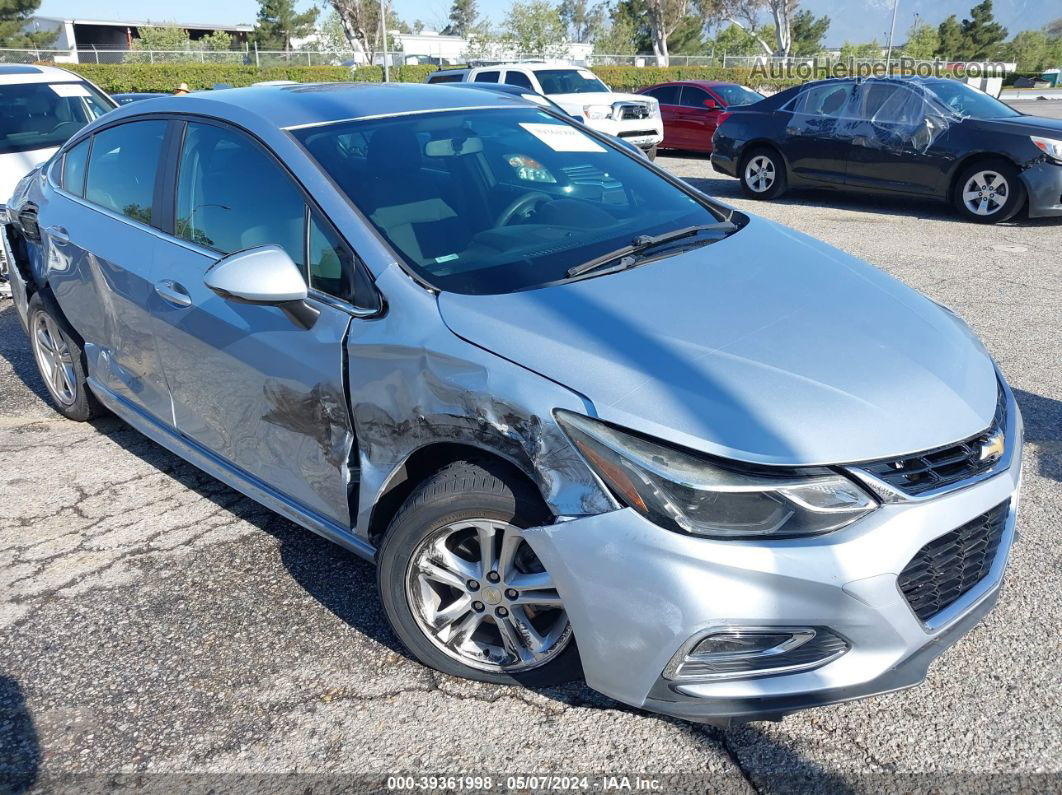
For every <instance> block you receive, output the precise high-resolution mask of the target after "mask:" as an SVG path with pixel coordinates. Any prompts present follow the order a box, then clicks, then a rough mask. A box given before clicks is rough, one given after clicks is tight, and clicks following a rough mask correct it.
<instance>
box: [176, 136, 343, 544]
mask: <svg viewBox="0 0 1062 795" xmlns="http://www.w3.org/2000/svg"><path fill="white" fill-rule="evenodd" d="M175 159H176V160H177V168H176V190H175V191H174V192H173V193H172V194H171V195H173V196H174V197H175V198H174V205H175V206H174V210H173V216H172V218H173V221H172V223H173V227H172V229H173V233H174V236H173V238H171V239H170V240H169V241H168V242H167V243H166V244H165V246H164V247H163V248H162V249H161V250H160V254H159V262H160V274H161V278H163V279H164V280H165V282H166V283H167V284H168V285H169V289H170V290H171V292H172V293H173V294H174V295H175V296H177V301H176V302H175V303H174V304H172V305H171V306H168V307H167V308H166V309H165V310H164V311H162V312H160V313H158V315H157V318H156V319H157V327H158V329H159V334H158V336H159V348H160V351H161V354H162V359H163V362H164V365H165V371H166V377H167V380H168V382H169V384H170V389H171V392H172V394H173V404H174V417H175V420H176V424H177V429H178V430H179V431H180V432H181V433H182V434H184V435H185V436H187V437H189V438H191V439H192V440H194V441H195V442H197V443H198V444H200V445H202V446H203V447H205V448H207V449H208V450H209V451H211V452H212V453H213V454H214V455H216V456H218V457H219V458H221V459H223V460H224V461H225V462H227V463H228V464H229V465H231V466H233V467H235V468H236V469H237V470H239V471H242V473H244V474H245V475H250V476H251V477H252V478H254V479H256V480H258V481H259V482H261V483H264V484H266V485H267V486H269V487H270V488H272V489H273V490H275V491H277V492H280V493H281V494H282V495H283V496H284V497H285V498H287V499H290V500H292V501H294V502H295V503H296V504H297V505H298V506H299V507H300V508H301V509H302V510H304V511H308V512H310V513H312V514H314V515H316V516H319V517H322V518H324V519H326V520H328V521H329V522H331V523H333V524H335V525H339V526H340V527H342V528H349V527H350V523H351V516H350V511H349V508H348V501H347V489H348V485H349V484H350V481H351V476H350V456H351V451H352V449H353V435H352V431H351V421H350V417H349V415H348V409H347V399H346V390H345V385H344V380H343V379H344V372H343V371H344V365H343V361H344V359H343V342H344V340H345V337H346V333H347V329H348V327H349V325H350V322H351V317H352V308H351V307H349V305H348V304H347V303H345V302H344V300H343V298H344V296H346V295H348V294H349V292H350V290H351V283H352V276H351V273H352V271H351V268H352V262H353V257H352V255H351V253H350V251H349V249H348V248H347V247H346V246H345V244H343V243H342V242H341V240H340V238H339V236H338V235H337V234H336V233H335V231H334V230H333V228H332V227H331V226H330V225H329V224H328V222H327V221H325V219H324V218H323V217H322V216H321V215H320V214H319V213H318V212H317V211H316V210H315V209H313V208H312V207H311V206H310V204H309V203H308V201H307V199H306V196H305V195H304V194H303V192H302V191H301V189H300V188H299V187H298V186H297V185H296V183H295V182H294V180H293V179H292V177H291V176H290V175H289V174H288V173H287V171H286V170H285V169H284V168H283V166H281V164H280V163H279V162H278V161H277V160H276V159H275V158H274V157H272V155H271V154H269V153H268V152H267V151H266V150H265V148H263V147H262V146H261V145H259V144H258V143H257V142H256V141H254V140H252V139H251V138H250V137H249V136H247V135H246V134H244V133H243V132H241V131H239V130H237V129H234V128H231V127H227V126H223V125H219V124H213V123H207V122H189V123H188V124H187V128H186V130H185V132H184V135H183V140H182V142H181V144H180V146H179V151H178V154H177V157H176V158H175ZM265 244H276V245H279V246H281V247H283V248H284V249H285V250H286V251H287V252H288V254H289V255H290V256H291V258H292V260H293V261H294V262H295V263H296V264H297V265H299V266H300V267H301V268H303V269H304V272H305V274H306V276H307V278H308V279H309V283H310V287H311V297H310V298H309V301H308V303H309V304H310V305H311V306H312V307H313V309H315V310H316V311H317V312H319V313H320V314H319V317H318V318H317V321H316V322H315V323H314V324H313V326H312V328H309V329H306V328H303V327H301V326H299V325H296V324H295V323H294V322H293V321H292V320H291V319H289V317H288V316H287V315H286V314H285V313H284V312H283V310H281V309H280V308H277V307H274V306H262V305H254V304H246V303H238V302H235V301H232V300H227V299H225V298H222V297H221V296H219V295H217V294H215V293H214V292H213V291H212V290H210V289H209V288H208V287H206V285H205V284H204V283H203V278H204V276H205V275H206V273H207V271H208V270H209V269H210V268H211V267H212V266H213V265H214V264H215V262H216V261H217V260H218V259H219V258H220V257H222V256H224V255H226V254H230V253H233V252H235V251H240V250H243V249H247V248H253V247H255V246H260V245H265Z"/></svg>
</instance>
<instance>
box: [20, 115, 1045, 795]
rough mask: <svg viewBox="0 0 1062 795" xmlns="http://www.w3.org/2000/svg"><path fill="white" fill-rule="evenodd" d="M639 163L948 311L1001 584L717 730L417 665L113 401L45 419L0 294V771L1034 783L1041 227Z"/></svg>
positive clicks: (1041, 519)
mask: <svg viewBox="0 0 1062 795" xmlns="http://www.w3.org/2000/svg"><path fill="white" fill-rule="evenodd" d="M1033 102H1034V108H1035V110H1034V111H1026V112H1040V113H1044V112H1050V113H1051V114H1052V115H1058V116H1059V117H1062V102H1060V103H1051V102H1035V101H1033ZM1024 104H1025V103H1023V105H1024ZM1051 106H1053V107H1051ZM1041 108H1043V110H1041ZM1023 109H1024V108H1023ZM1048 109H1049V110H1048ZM659 162H660V163H661V164H662V165H664V166H665V167H666V168H668V169H670V170H671V171H672V172H673V173H675V174H677V175H678V176H680V177H682V178H684V179H687V180H688V181H689V182H691V183H692V184H694V185H695V186H697V187H698V188H700V189H702V190H704V191H706V192H708V193H710V194H712V195H715V196H718V197H720V198H721V199H722V200H724V201H726V202H730V203H732V204H734V205H736V206H738V207H740V208H741V209H742V210H746V211H751V212H757V213H760V214H762V215H764V216H767V217H769V218H771V219H774V220H777V221H780V222H782V223H785V224H788V225H789V226H792V227H794V228H796V229H798V230H801V231H804V232H807V233H809V234H812V235H815V236H816V237H819V238H821V239H823V240H826V241H827V242H829V243H831V244H833V245H835V246H838V247H840V248H842V249H845V250H847V251H849V252H851V253H853V254H856V255H858V256H860V257H863V258H865V259H867V260H869V261H870V262H872V263H874V264H875V265H877V266H879V267H881V268H883V269H884V270H886V271H888V272H889V273H891V274H893V275H895V276H897V277H898V278H900V279H902V280H903V281H905V282H906V283H907V284H909V285H911V286H912V287H915V288H917V289H919V290H922V291H923V292H925V293H926V294H927V295H929V296H930V297H931V298H934V299H935V300H938V301H940V302H942V303H944V304H947V305H948V306H950V307H952V308H953V309H954V310H955V311H957V312H959V313H960V314H961V315H962V316H963V317H964V318H966V320H967V321H968V322H969V323H970V324H971V325H972V326H973V328H974V329H975V330H976V331H977V332H978V333H979V334H980V335H981V337H982V339H983V340H984V341H985V343H986V345H987V346H988V348H989V349H990V351H991V352H992V354H993V355H994V356H995V357H996V359H997V360H998V361H999V363H1000V365H1001V367H1002V369H1003V371H1004V372H1005V374H1006V376H1007V377H1008V379H1009V380H1010V382H1011V384H1012V385H1013V387H1014V389H1015V390H1016V393H1017V397H1018V401H1019V404H1020V405H1021V409H1022V412H1023V414H1024V417H1025V423H1026V449H1025V457H1026V468H1025V479H1024V483H1023V486H1022V494H1021V511H1020V516H1019V525H1018V530H1019V534H1020V538H1019V542H1018V543H1017V544H1016V546H1015V547H1014V549H1013V553H1012V559H1011V564H1010V569H1009V574H1008V577H1007V582H1006V586H1005V590H1004V593H1003V596H1002V599H1001V602H1000V604H999V606H998V607H997V609H996V610H995V611H994V612H993V613H992V614H991V615H990V616H989V617H988V618H987V619H986V620H985V621H984V622H983V623H982V624H981V625H980V626H978V627H977V628H976V629H975V630H974V631H973V632H971V633H970V635H968V636H967V637H966V638H965V639H964V640H962V641H961V642H960V643H959V644H958V645H957V646H956V647H955V648H953V649H952V650H951V651H950V652H949V653H947V654H946V655H945V656H944V657H942V658H941V659H940V660H939V661H938V662H937V663H936V664H935V665H934V666H933V668H932V670H931V671H930V675H929V679H928V681H927V682H926V683H925V684H924V685H922V686H921V687H918V688H915V689H912V690H908V691H904V692H900V693H894V694H890V695H886V696H880V697H877V698H873V699H869V700H865V701H860V702H855V703H850V704H844V705H838V706H832V707H825V708H820V709H816V710H812V711H808V712H804V713H799V714H797V715H793V716H790V717H788V718H786V719H785V720H784V721H782V722H781V723H758V724H752V725H749V726H745V727H741V728H737V729H732V730H728V731H720V730H718V729H715V728H710V727H704V726H699V725H694V724H690V723H685V722H682V721H676V720H671V719H667V718H661V717H658V716H654V715H650V714H647V713H643V712H639V711H637V710H633V709H630V708H627V707H625V706H622V705H620V704H617V703H615V702H613V701H611V700H609V699H607V698H604V697H602V696H599V695H597V694H595V693H593V692H592V691H590V690H589V689H587V688H586V687H585V686H583V685H582V684H580V683H576V684H573V685H570V686H566V687H563V688H555V689H547V690H539V691H532V690H524V689H518V688H505V687H497V686H491V685H485V684H477V683H470V682H465V681H461V680H456V679H452V678H449V677H446V676H442V675H439V674H435V673H433V672H431V671H429V670H427V669H425V668H424V667H422V666H420V665H419V664H417V663H416V662H414V661H412V660H411V659H409V658H408V656H407V655H406V654H405V653H404V652H403V651H402V649H401V648H400V647H399V646H398V644H397V642H396V640H395V638H394V636H393V635H392V634H391V632H390V631H389V630H388V628H387V625H386V622H385V620H384V616H383V613H382V611H381V609H380V607H379V605H378V602H377V595H376V592H375V585H374V576H373V571H372V569H371V567H370V566H369V564H367V563H364V562H362V561H361V560H359V559H357V558H355V557H354V556H352V555H350V554H348V553H347V552H344V551H343V550H341V549H339V548H338V547H335V546H332V545H330V544H329V543H327V542H325V541H323V540H321V539H320V538H318V537H317V536H315V535H313V534H311V533H309V532H307V531H304V530H301V529H299V528H297V527H295V526H294V525H292V524H291V523H289V522H287V521H285V520H283V519H281V518H280V517H278V516H276V515H274V514H272V513H270V512H269V511H267V510H265V509H264V508H262V507H260V506H258V505H256V504H255V503H253V502H252V501H250V500H248V499H246V498H244V497H242V496H240V495H238V494H236V493H235V492H233V491H231V490H230V489H228V488H226V487H225V486H223V485H221V484H220V483H218V482H217V481H214V480H212V479H211V478H209V477H207V476H206V475H203V474H202V473H200V472H199V471H198V470H196V469H195V468H193V467H191V466H190V465H188V464H186V463H184V462H182V461H180V460H179V459H177V458H175V457H174V456H172V455H170V454H169V453H167V452H165V451H164V450H162V449H161V448H159V447H158V446H156V445H154V444H153V443H151V442H149V441H147V440H146V439H144V438H143V437H141V436H139V435H138V434H137V433H136V432H134V431H132V430H131V429H129V428H128V427H126V426H124V425H123V424H122V423H121V422H119V421H118V420H116V419H113V418H112V419H105V420H102V421H99V422H96V423H94V424H89V425H85V424H77V423H73V422H68V421H66V420H64V419H62V418H60V417H59V416H58V415H57V414H55V413H54V412H53V411H52V410H51V409H50V408H49V407H48V406H47V405H46V404H45V402H44V400H43V399H42V398H43V395H44V387H43V385H42V383H41V381H40V379H39V377H38V376H37V373H36V370H35V367H34V364H33V361H32V356H31V354H30V352H29V347H28V344H27V341H26V338H25V335H24V334H23V333H22V330H21V328H20V326H19V325H18V322H17V319H16V318H15V313H14V311H13V309H12V307H11V304H10V302H9V301H8V302H4V303H3V304H0V506H2V507H0V776H4V775H5V774H6V776H7V782H8V785H9V786H12V787H13V788H16V789H17V788H19V787H28V786H37V787H39V788H42V789H48V788H49V787H52V786H55V787H59V788H62V787H66V788H72V787H77V788H95V789H104V788H106V787H107V786H109V785H110V784H121V785H131V784H139V785H140V786H145V787H148V788H155V789H159V790H160V791H161V790H167V791H169V790H173V789H184V788H186V787H187V788H191V789H199V790H200V791H202V790H204V789H205V787H206V786H207V783H212V784H213V785H216V786H219V787H220V788H228V787H241V786H251V785H253V786H256V787H258V788H259V789H263V790H269V789H277V790H280V789H284V790H291V791H295V790H298V791H302V790H304V789H306V787H307V786H309V785H313V789H314V791H321V790H326V791H327V790H330V789H333V788H339V787H342V786H346V785H350V786H356V787H362V788H369V787H373V788H375V787H379V788H384V787H386V784H387V781H386V778H384V777H385V776H387V775H388V774H395V773H410V774H414V775H416V776H420V775H433V774H445V773H449V774H471V775H492V776H494V779H493V781H494V783H495V786H494V789H499V788H502V785H504V784H505V783H507V778H506V777H507V775H509V774H541V773H551V774H559V775H571V774H586V775H589V776H590V779H589V781H588V784H589V785H590V786H591V787H593V786H594V784H595V783H597V787H596V789H598V790H600V789H602V788H603V787H602V786H601V784H602V783H605V784H607V783H608V780H607V779H601V778H598V777H599V776H602V775H610V774H611V775H617V776H619V775H624V774H626V775H633V774H634V773H636V772H640V773H643V774H646V775H648V776H650V777H653V776H662V775H665V774H672V775H675V776H678V778H674V779H669V780H668V781H669V786H671V785H674V786H676V787H680V788H683V789H696V790H700V791H706V790H710V791H713V792H714V791H735V792H736V791H751V790H760V791H763V790H768V791H785V790H792V789H808V790H811V789H816V790H839V789H846V788H850V789H857V790H865V791H871V790H873V791H878V790H881V789H888V788H892V789H897V790H910V789H916V788H928V787H938V788H948V787H957V788H960V789H963V788H979V789H981V790H983V791H992V792H995V791H1002V790H1005V789H1008V790H1017V789H1019V788H1021V789H1025V790H1029V789H1036V790H1048V789H1060V788H1062V677H1060V676H1059V673H1058V669H1059V661H1060V660H1062V640H1060V638H1062V588H1060V579H1059V573H1060V570H1062V555H1060V551H1059V550H1060V549H1062V545H1060V541H1062V259H1060V252H1062V220H1034V221H1030V220H1028V219H1023V218H1019V219H1016V220H1014V221H1013V222H1010V223H1007V224H1004V225H1001V226H998V227H985V226H977V225H972V224H966V223H962V222H960V221H958V220H957V219H956V218H955V217H954V216H953V215H952V213H951V211H950V210H949V209H948V208H946V207H944V206H942V205H936V204H932V203H928V202H927V203H920V202H917V201H912V200H906V199H903V200H900V199H895V200H881V199H870V198H866V197H860V196H852V195H843V194H837V193H826V192H814V191H811V192H800V193H793V194H791V195H789V196H787V197H785V198H784V199H783V200H782V201H780V202H777V203H772V204H760V203H755V202H751V201H748V200H746V199H744V198H742V197H741V195H740V192H739V190H738V183H737V182H736V181H735V180H732V179H729V178H726V177H723V176H721V175H718V174H716V173H714V172H713V171H712V169H711V167H710V165H709V164H708V162H707V160H706V159H704V158H702V157H692V156H683V157H662V158H661V159H660V161H659ZM853 366H867V365H865V364H864V365H860V364H858V363H854V364H853ZM914 408H915V407H912V410H914ZM366 774H369V775H371V776H374V777H375V778H371V779H366V778H356V777H355V776H364V775H366ZM77 775H81V776H85V778H81V779H71V778H68V777H69V776H77ZM182 776H184V778H182ZM204 776H217V777H218V778H204ZM315 776H316V777H319V778H314V777H315ZM392 783H394V782H392ZM481 783H482V782H481ZM512 783H519V782H512ZM577 783H578V782H577ZM629 783H633V781H632V780H631V781H629ZM466 788H467V787H466ZM3 790H4V784H3V783H0V792H2V791H3Z"/></svg>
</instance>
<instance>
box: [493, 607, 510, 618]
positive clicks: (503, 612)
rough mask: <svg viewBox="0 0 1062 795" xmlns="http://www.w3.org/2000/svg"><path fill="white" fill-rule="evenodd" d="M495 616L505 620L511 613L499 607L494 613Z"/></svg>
mask: <svg viewBox="0 0 1062 795" xmlns="http://www.w3.org/2000/svg"><path fill="white" fill-rule="evenodd" d="M494 614H495V615H496V616H498V617H499V618H505V617H506V616H507V615H509V611H508V610H506V609H505V608H504V607H499V608H498V609H497V610H495V611H494Z"/></svg>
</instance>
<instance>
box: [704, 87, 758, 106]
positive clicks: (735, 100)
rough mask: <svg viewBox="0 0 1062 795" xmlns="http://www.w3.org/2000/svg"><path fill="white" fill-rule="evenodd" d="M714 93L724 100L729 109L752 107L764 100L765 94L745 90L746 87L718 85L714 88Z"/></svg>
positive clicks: (748, 89)
mask: <svg viewBox="0 0 1062 795" xmlns="http://www.w3.org/2000/svg"><path fill="white" fill-rule="evenodd" d="M712 91H714V92H715V93H716V94H718V95H719V96H720V97H722V98H723V103H724V104H725V105H726V106H727V107H733V106H735V105H751V104H752V103H753V102H759V101H760V100H761V99H763V94H760V93H759V92H758V91H753V90H752V89H751V88H745V86H733V85H731V86H727V85H722V86H719V85H716V86H712Z"/></svg>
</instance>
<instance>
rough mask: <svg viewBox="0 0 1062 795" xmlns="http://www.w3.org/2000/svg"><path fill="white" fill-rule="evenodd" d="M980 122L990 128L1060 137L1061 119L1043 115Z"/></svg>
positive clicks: (1061, 134)
mask: <svg viewBox="0 0 1062 795" xmlns="http://www.w3.org/2000/svg"><path fill="white" fill-rule="evenodd" d="M981 124H982V125H984V126H985V127H987V128H989V129H991V130H999V131H1003V130H1006V131H1007V132H1028V133H1029V134H1030V135H1044V136H1050V137H1052V138H1062V119H1049V118H1046V117H1044V116H1015V117H1013V118H1008V119H988V120H982V121H981Z"/></svg>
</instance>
